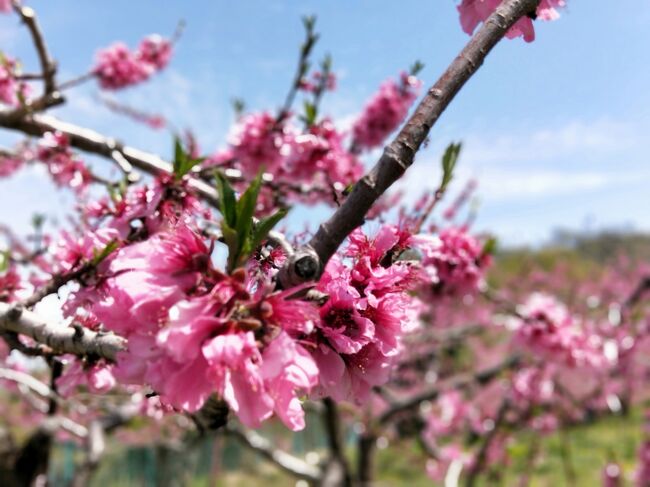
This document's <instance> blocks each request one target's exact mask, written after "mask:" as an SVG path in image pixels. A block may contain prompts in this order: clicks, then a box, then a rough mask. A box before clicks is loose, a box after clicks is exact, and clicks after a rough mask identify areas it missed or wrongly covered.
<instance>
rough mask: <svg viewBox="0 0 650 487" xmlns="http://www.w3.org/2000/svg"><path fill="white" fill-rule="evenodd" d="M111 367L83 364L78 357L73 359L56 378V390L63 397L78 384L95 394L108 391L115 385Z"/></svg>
mask: <svg viewBox="0 0 650 487" xmlns="http://www.w3.org/2000/svg"><path fill="white" fill-rule="evenodd" d="M111 369H112V366H111V365H98V364H84V363H83V362H81V361H80V360H78V359H73V362H72V363H71V364H70V365H68V366H67V367H66V369H65V371H64V373H63V374H62V375H61V377H59V378H58V379H57V380H56V386H57V392H58V393H59V394H61V395H62V396H63V397H68V396H70V395H71V394H72V393H73V392H75V390H76V389H77V388H78V387H80V386H85V387H86V388H87V389H88V390H89V391H90V392H92V393H95V394H102V393H105V392H108V391H109V390H111V389H112V388H113V387H115V377H113V374H112V372H111Z"/></svg>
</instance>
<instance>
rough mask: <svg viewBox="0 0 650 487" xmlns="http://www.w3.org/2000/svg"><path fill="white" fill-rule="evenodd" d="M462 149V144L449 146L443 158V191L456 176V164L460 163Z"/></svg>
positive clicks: (441, 185)
mask: <svg viewBox="0 0 650 487" xmlns="http://www.w3.org/2000/svg"><path fill="white" fill-rule="evenodd" d="M461 148H462V144H461V143H458V144H454V143H451V144H449V145H448V146H447V149H446V150H445V153H444V155H443V156H442V182H441V183H440V190H441V191H444V190H445V189H447V185H448V184H449V183H450V182H451V180H452V178H453V176H454V168H455V167H456V162H457V161H458V156H459V154H460V149H461Z"/></svg>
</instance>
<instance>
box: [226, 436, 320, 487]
mask: <svg viewBox="0 0 650 487" xmlns="http://www.w3.org/2000/svg"><path fill="white" fill-rule="evenodd" d="M224 431H225V433H226V434H227V435H229V436H232V437H234V438H236V439H237V440H238V441H239V442H240V443H241V444H242V445H244V446H245V447H247V448H249V449H251V450H253V451H254V452H256V453H258V454H259V455H261V456H262V457H264V458H265V459H266V460H268V461H270V462H271V463H273V464H274V465H276V466H277V467H279V468H280V469H282V470H284V471H285V472H287V473H289V474H291V475H293V476H294V477H296V478H299V479H304V480H307V481H308V482H314V483H315V482H318V480H319V479H320V470H319V469H318V468H317V467H315V466H313V465H309V464H308V463H307V462H304V461H303V460H301V459H299V458H297V457H294V456H293V455H291V454H289V453H287V452H284V451H282V450H278V449H275V448H273V446H272V445H271V442H270V441H269V440H267V439H266V438H264V437H262V436H260V435H259V434H257V433H256V432H255V431H252V430H244V429H242V428H240V427H238V426H235V425H232V424H230V425H228V426H226V428H224Z"/></svg>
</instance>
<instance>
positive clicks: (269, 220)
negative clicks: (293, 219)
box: [251, 208, 289, 249]
mask: <svg viewBox="0 0 650 487" xmlns="http://www.w3.org/2000/svg"><path fill="white" fill-rule="evenodd" d="M287 213H289V209H288V208H281V209H279V210H278V211H276V212H275V213H273V214H272V215H271V216H268V217H266V218H263V219H262V220H260V222H259V223H258V224H257V225H256V226H255V230H253V238H252V240H251V249H256V248H257V247H259V246H260V244H261V243H262V241H264V239H265V238H266V236H267V235H268V234H269V232H270V231H271V230H273V227H275V226H276V225H277V224H278V222H279V221H280V220H282V219H283V218H284V217H285V216H287Z"/></svg>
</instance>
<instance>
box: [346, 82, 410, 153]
mask: <svg viewBox="0 0 650 487" xmlns="http://www.w3.org/2000/svg"><path fill="white" fill-rule="evenodd" d="M421 85H422V82H421V81H420V80H419V79H417V78H416V77H415V76H412V75H409V74H408V73H406V72H402V73H401V75H400V79H399V81H395V80H393V79H388V80H386V81H384V82H383V83H382V84H381V86H380V87H379V91H378V92H377V93H376V94H375V95H374V96H373V97H372V98H371V99H370V101H369V102H368V103H367V105H366V106H365V108H364V110H363V113H362V114H361V116H360V117H359V118H358V119H357V121H356V122H355V123H354V125H353V127H352V139H353V146H354V147H355V148H356V149H357V150H362V149H365V150H368V149H373V148H375V147H378V146H380V145H381V144H382V143H383V142H384V140H386V137H388V136H389V135H390V133H391V132H392V131H393V130H395V129H396V128H397V127H398V126H399V125H400V124H401V123H402V121H404V119H405V118H406V115H407V114H408V111H409V108H411V105H412V104H413V102H414V101H415V99H416V98H417V96H418V93H419V91H420V86H421Z"/></svg>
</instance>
